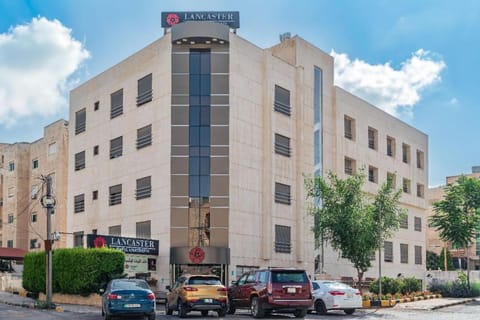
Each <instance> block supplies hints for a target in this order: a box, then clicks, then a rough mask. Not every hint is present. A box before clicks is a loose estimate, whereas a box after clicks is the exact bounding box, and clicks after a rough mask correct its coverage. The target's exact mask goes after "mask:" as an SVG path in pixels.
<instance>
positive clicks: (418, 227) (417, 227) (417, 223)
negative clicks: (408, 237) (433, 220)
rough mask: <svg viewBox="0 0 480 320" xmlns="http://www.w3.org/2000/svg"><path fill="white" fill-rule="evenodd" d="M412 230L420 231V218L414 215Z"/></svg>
mask: <svg viewBox="0 0 480 320" xmlns="http://www.w3.org/2000/svg"><path fill="white" fill-rule="evenodd" d="M414 230H415V231H420V232H421V231H422V218H420V217H415V219H414Z"/></svg>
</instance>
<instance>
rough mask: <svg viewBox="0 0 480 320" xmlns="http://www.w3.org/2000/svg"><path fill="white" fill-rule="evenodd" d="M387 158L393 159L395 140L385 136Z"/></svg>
mask: <svg viewBox="0 0 480 320" xmlns="http://www.w3.org/2000/svg"><path fill="white" fill-rule="evenodd" d="M387 156H389V157H394V158H395V139H394V138H392V137H388V136H387Z"/></svg>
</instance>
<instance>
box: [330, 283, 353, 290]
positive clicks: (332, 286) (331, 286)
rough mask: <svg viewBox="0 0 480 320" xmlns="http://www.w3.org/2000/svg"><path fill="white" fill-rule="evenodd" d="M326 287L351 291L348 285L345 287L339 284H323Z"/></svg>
mask: <svg viewBox="0 0 480 320" xmlns="http://www.w3.org/2000/svg"><path fill="white" fill-rule="evenodd" d="M325 284H326V286H327V287H329V288H332V289H351V287H350V286H349V285H346V284H344V283H341V282H328V283H325Z"/></svg>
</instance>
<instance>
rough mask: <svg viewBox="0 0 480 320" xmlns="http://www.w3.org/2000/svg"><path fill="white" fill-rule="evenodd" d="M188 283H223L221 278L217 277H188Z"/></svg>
mask: <svg viewBox="0 0 480 320" xmlns="http://www.w3.org/2000/svg"><path fill="white" fill-rule="evenodd" d="M188 284H207V285H218V284H222V283H221V282H220V279H218V278H215V277H191V278H190V279H188Z"/></svg>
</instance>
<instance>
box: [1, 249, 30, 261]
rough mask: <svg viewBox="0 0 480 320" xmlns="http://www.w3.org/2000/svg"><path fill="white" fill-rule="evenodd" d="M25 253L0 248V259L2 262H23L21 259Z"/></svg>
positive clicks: (19, 250) (23, 251) (20, 250)
mask: <svg viewBox="0 0 480 320" xmlns="http://www.w3.org/2000/svg"><path fill="white" fill-rule="evenodd" d="M25 253H27V252H26V251H25V250H22V249H17V248H4V247H0V259H3V260H17V261H21V260H23V257H24V256H25Z"/></svg>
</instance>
